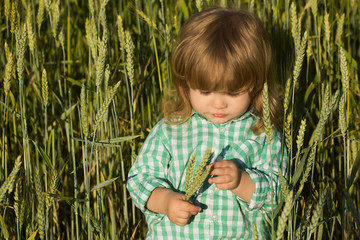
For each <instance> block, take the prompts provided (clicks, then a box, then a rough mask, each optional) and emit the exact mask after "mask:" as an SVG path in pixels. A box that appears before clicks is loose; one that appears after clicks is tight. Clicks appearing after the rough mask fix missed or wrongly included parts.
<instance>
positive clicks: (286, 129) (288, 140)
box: [284, 112, 292, 151]
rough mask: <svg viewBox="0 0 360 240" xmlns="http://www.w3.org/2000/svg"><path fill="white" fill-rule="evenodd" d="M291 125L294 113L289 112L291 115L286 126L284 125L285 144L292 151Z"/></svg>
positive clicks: (288, 116) (287, 118)
mask: <svg viewBox="0 0 360 240" xmlns="http://www.w3.org/2000/svg"><path fill="white" fill-rule="evenodd" d="M291 123H292V112H289V114H288V115H287V117H286V121H285V124H284V132H285V144H286V147H287V149H288V150H289V151H291V149H292V134H291V133H292V132H291Z"/></svg>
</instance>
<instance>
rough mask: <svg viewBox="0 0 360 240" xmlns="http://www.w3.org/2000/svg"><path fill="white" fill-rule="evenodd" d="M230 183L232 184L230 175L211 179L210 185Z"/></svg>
mask: <svg viewBox="0 0 360 240" xmlns="http://www.w3.org/2000/svg"><path fill="white" fill-rule="evenodd" d="M229 182H231V177H230V176H229V175H221V176H217V177H214V178H210V179H209V183H214V184H223V183H229Z"/></svg>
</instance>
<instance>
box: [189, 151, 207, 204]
mask: <svg viewBox="0 0 360 240" xmlns="http://www.w3.org/2000/svg"><path fill="white" fill-rule="evenodd" d="M211 150H212V148H211V147H209V148H208V149H207V150H206V151H205V154H204V155H203V156H202V158H201V160H200V162H199V165H198V166H197V168H196V169H195V176H194V177H193V167H194V166H193V164H194V163H193V162H195V160H194V159H195V154H194V155H193V156H191V158H190V163H189V168H190V170H187V172H186V178H185V187H186V190H187V191H185V201H189V199H190V198H191V196H192V195H194V194H195V192H196V191H197V190H198V189H199V188H200V187H201V186H202V184H203V183H204V181H205V179H206V178H207V176H208V175H209V172H210V170H211V168H210V167H207V168H205V170H204V167H205V165H206V163H207V162H208V160H209V158H210V154H211ZM189 179H190V180H189Z"/></svg>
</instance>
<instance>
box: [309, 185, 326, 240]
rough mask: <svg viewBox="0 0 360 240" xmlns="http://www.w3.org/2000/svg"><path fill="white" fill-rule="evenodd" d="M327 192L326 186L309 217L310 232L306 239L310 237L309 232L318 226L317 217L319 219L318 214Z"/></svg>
mask: <svg viewBox="0 0 360 240" xmlns="http://www.w3.org/2000/svg"><path fill="white" fill-rule="evenodd" d="M327 192H328V188H325V189H324V191H323V192H322V194H321V196H320V199H319V202H318V204H317V205H316V208H315V211H314V213H313V215H312V217H311V222H310V226H309V228H310V234H309V237H308V239H310V236H311V234H312V233H313V232H314V231H315V229H316V228H317V227H318V223H319V219H320V215H321V213H322V211H323V208H324V205H325V201H326V196H327Z"/></svg>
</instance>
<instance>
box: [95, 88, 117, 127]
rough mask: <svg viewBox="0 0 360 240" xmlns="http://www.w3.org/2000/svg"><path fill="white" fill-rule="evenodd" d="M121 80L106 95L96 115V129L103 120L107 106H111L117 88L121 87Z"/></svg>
mask: <svg viewBox="0 0 360 240" xmlns="http://www.w3.org/2000/svg"><path fill="white" fill-rule="evenodd" d="M120 83H121V81H119V82H117V83H116V84H115V86H114V87H113V88H111V90H110V91H109V94H108V96H106V98H105V100H104V102H103V104H102V105H101V107H100V109H99V110H98V112H97V113H96V116H95V124H94V131H95V130H96V129H97V127H98V125H99V123H100V121H101V120H102V118H103V116H104V114H105V112H106V110H107V108H108V107H109V105H110V103H111V101H112V100H113V98H114V96H115V93H116V90H117V89H118V88H119V86H120Z"/></svg>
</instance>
